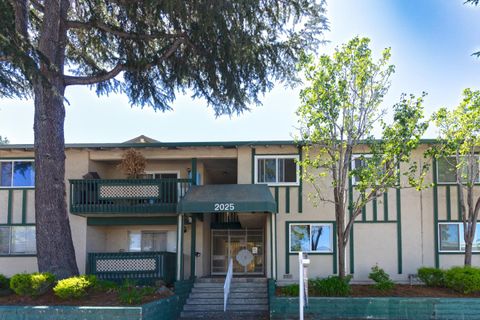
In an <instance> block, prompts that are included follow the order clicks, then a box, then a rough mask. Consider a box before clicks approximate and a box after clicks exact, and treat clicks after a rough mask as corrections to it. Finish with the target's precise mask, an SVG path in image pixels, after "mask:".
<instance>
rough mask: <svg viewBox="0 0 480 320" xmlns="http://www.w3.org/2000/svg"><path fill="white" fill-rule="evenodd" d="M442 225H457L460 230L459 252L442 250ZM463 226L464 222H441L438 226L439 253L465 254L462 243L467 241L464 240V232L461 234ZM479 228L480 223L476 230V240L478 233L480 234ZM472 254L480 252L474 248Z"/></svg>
mask: <svg viewBox="0 0 480 320" xmlns="http://www.w3.org/2000/svg"><path fill="white" fill-rule="evenodd" d="M440 225H456V226H457V228H458V250H442V249H441V242H442V236H441V232H440ZM461 225H463V222H439V223H438V226H437V228H438V229H437V230H438V231H437V232H438V252H439V253H449V252H453V253H464V252H465V250H462V249H461V248H462V241H463V242H464V241H465V240H464V239H463V232H460V231H461V230H460V226H461ZM479 227H480V222H477V228H476V230H475V236H474V237H473V238H474V239H476V235H477V232H479ZM472 252H480V250H478V249H475V248H472Z"/></svg>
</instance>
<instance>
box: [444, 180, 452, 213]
mask: <svg viewBox="0 0 480 320" xmlns="http://www.w3.org/2000/svg"><path fill="white" fill-rule="evenodd" d="M445 192H446V195H445V198H446V200H447V220H451V219H452V200H451V199H450V186H447V188H446V190H445Z"/></svg>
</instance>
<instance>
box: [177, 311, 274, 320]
mask: <svg viewBox="0 0 480 320" xmlns="http://www.w3.org/2000/svg"><path fill="white" fill-rule="evenodd" d="M180 319H182V320H190V319H208V320H210V319H211V320H226V319H232V320H233V319H242V320H267V319H268V313H267V312H263V311H262V312H255V311H235V312H223V310H222V311H211V312H196V311H182V313H181V314H180Z"/></svg>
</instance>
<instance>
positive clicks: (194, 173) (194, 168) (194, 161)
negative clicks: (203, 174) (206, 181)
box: [192, 158, 197, 186]
mask: <svg viewBox="0 0 480 320" xmlns="http://www.w3.org/2000/svg"><path fill="white" fill-rule="evenodd" d="M192 185H193V186H196V185H197V158H192Z"/></svg>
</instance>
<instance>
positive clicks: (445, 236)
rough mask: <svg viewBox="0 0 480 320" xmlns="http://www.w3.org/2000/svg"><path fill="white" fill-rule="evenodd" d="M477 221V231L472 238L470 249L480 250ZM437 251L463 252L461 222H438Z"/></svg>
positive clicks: (478, 224) (479, 225)
mask: <svg viewBox="0 0 480 320" xmlns="http://www.w3.org/2000/svg"><path fill="white" fill-rule="evenodd" d="M479 227H480V223H477V229H476V230H477V232H476V233H475V237H474V240H473V244H472V245H473V248H472V251H479V252H480V233H479V232H478V228H479ZM438 232H439V242H440V243H439V247H438V248H439V251H440V252H442V251H443V252H465V240H464V238H463V223H461V222H459V223H439V224H438Z"/></svg>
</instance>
